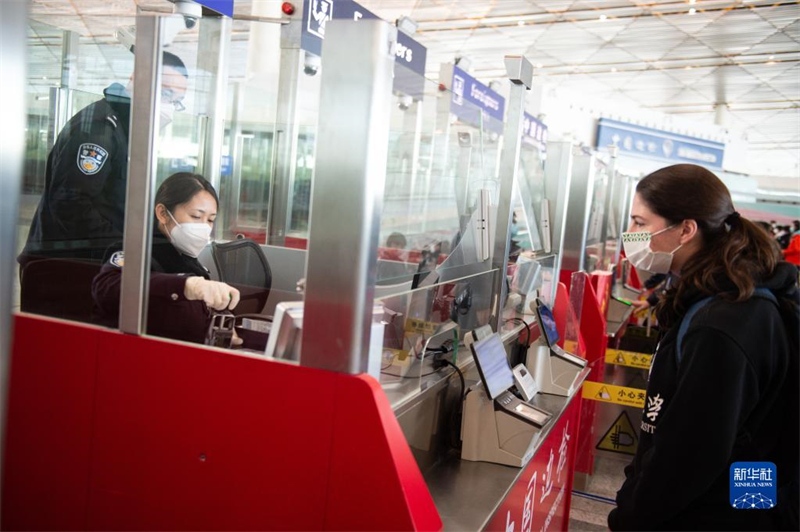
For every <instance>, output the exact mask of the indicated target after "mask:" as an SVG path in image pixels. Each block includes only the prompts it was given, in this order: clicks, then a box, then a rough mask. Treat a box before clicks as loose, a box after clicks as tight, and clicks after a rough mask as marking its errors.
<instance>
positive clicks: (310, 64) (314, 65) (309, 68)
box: [303, 52, 322, 76]
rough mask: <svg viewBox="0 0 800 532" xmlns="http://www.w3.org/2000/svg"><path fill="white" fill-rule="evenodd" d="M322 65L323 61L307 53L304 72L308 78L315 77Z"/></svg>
mask: <svg viewBox="0 0 800 532" xmlns="http://www.w3.org/2000/svg"><path fill="white" fill-rule="evenodd" d="M321 64H322V59H321V58H320V56H318V55H314V54H310V53H308V52H306V57H305V61H303V72H305V73H306V75H308V76H313V75H315V74H316V73H317V72H318V71H319V67H320V65H321Z"/></svg>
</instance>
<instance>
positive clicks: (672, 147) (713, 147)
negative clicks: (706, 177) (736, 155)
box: [597, 118, 725, 170]
mask: <svg viewBox="0 0 800 532" xmlns="http://www.w3.org/2000/svg"><path fill="white" fill-rule="evenodd" d="M609 144H614V145H616V146H618V147H619V153H620V155H632V156H636V157H646V158H648V159H658V160H662V161H667V162H671V163H676V164H677V163H694V164H699V165H702V166H705V167H707V168H711V169H716V170H721V169H722V157H723V155H724V154H725V145H724V144H722V143H721V142H714V141H711V140H703V139H698V138H696V137H689V136H686V135H679V134H677V133H670V132H668V131H661V130H659V129H652V128H649V127H644V126H638V125H635V124H628V123H626V122H619V121H617V120H610V119H608V118H601V119H600V120H599V122H598V125H597V148H598V149H600V148H604V147H606V146H608V145H609Z"/></svg>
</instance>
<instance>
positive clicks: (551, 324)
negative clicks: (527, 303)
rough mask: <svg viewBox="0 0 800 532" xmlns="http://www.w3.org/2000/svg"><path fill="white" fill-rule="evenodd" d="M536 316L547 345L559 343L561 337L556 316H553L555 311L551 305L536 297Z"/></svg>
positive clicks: (551, 345)
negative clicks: (551, 308)
mask: <svg viewBox="0 0 800 532" xmlns="http://www.w3.org/2000/svg"><path fill="white" fill-rule="evenodd" d="M536 318H537V319H538V321H539V330H540V331H541V332H542V338H543V339H544V342H545V344H547V347H550V348H552V347H553V346H554V345H558V341H559V340H560V339H561V337H560V336H559V334H558V327H556V318H555V316H553V311H552V310H550V307H548V306H547V305H545V304H544V302H542V300H541V299H536Z"/></svg>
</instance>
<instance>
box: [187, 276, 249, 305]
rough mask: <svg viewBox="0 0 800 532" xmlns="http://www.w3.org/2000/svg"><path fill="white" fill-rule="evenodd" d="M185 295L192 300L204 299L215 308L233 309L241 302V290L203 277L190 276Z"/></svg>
mask: <svg viewBox="0 0 800 532" xmlns="http://www.w3.org/2000/svg"><path fill="white" fill-rule="evenodd" d="M183 295H184V296H185V297H186V299H189V300H192V301H198V300H199V301H204V302H205V304H206V305H208V306H209V307H211V308H213V309H214V310H225V309H226V308H227V309H231V310H233V308H234V307H236V305H238V304H239V291H238V290H237V289H235V288H234V287H232V286H229V285H227V284H225V283H220V282H217V281H208V280H206V279H203V278H202V277H189V278H188V279H186V285H185V286H184V287H183Z"/></svg>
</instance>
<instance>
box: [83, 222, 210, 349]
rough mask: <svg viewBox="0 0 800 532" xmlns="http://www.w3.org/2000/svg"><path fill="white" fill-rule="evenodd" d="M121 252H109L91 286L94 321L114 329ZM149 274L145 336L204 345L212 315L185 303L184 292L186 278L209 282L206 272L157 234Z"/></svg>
mask: <svg viewBox="0 0 800 532" xmlns="http://www.w3.org/2000/svg"><path fill="white" fill-rule="evenodd" d="M121 248H122V246H121V245H116V246H113V247H112V248H111V249H110V250H109V255H110V258H109V260H108V261H106V262H105V264H103V267H102V268H101V269H100V273H99V274H98V275H97V276H96V277H95V278H94V281H93V283H92V297H93V298H94V302H95V308H94V316H93V321H94V322H95V323H98V324H100V325H105V326H108V327H113V328H117V327H118V326H119V302H120V286H121V283H122V267H123V264H124V256H123V255H122V251H121ZM150 271H151V274H150V292H149V299H148V306H147V334H151V335H154V336H162V337H166V338H173V339H175V340H184V341H187V342H196V343H203V342H204V341H205V337H206V332H207V329H208V325H209V322H210V320H211V313H210V312H209V310H208V307H207V306H206V304H205V303H204V302H203V301H190V300H188V299H186V297H185V296H184V295H183V290H184V286H185V285H186V279H187V278H189V277H192V276H201V277H204V278H206V279H209V278H210V275H209V272H208V270H207V269H206V268H205V267H204V266H203V265H202V264H200V262H199V261H198V260H197V259H195V258H193V257H189V256H187V255H184V254H182V253H180V252H179V251H178V250H177V249H176V248H175V247H174V246H173V245H172V244H171V243H170V242H169V240H168V239H167V238H166V237H165V236H164V235H163V234H161V232H160V231H158V230H157V231H156V234H154V235H153V248H152V258H151V264H150Z"/></svg>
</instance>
